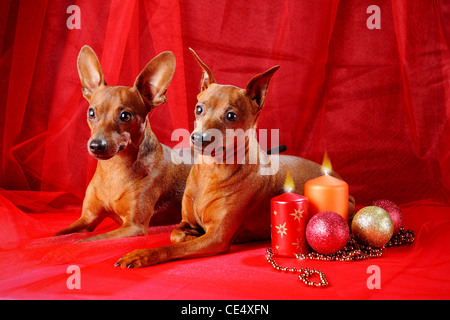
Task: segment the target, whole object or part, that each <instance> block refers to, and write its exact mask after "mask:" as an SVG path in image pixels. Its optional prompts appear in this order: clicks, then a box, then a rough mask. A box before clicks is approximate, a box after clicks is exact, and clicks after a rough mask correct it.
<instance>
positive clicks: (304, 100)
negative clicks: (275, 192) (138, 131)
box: [0, 0, 450, 299]
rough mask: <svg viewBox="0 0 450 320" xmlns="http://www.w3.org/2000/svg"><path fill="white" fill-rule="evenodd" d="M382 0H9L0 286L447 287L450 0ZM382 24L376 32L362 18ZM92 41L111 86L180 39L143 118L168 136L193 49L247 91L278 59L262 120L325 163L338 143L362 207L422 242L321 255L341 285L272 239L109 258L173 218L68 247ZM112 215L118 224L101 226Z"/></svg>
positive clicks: (194, 87)
mask: <svg viewBox="0 0 450 320" xmlns="http://www.w3.org/2000/svg"><path fill="white" fill-rule="evenodd" d="M373 4H375V3H374V1H366V0H360V1H349V0H341V1H337V0H336V1H332V0H330V1H306V0H305V1H303V0H302V1H289V0H284V1H283V0H277V1H264V0H255V1H225V0H214V1H207V0H196V1H175V0H165V1H156V0H153V1H144V0H129V1H120V0H111V1H87V0H74V1H61V0H40V1H34V0H24V1H20V2H19V1H15V0H3V1H1V2H0V88H1V89H0V260H1V261H2V262H3V263H2V264H1V266H0V298H155V299H158V298H159V299H166V298H168V299H170V298H204V299H205V298H206V299H208V298H219V299H221V298H226V299H228V298H231V299H233V298H265V299H278V298H280V299H297V298H304V297H308V298H338V299H339V298H363V299H364V298H417V297H419V298H449V297H450V292H449V291H450V290H449V289H448V288H449V287H450V276H449V271H450V254H449V251H448V249H447V247H446V243H448V242H449V241H450V235H449V232H448V228H449V227H450V51H449V45H450V24H449V19H450V5H449V4H448V3H447V2H446V1H443V0H441V1H439V0H434V1H431V0H417V1H408V2H407V1H395V0H392V1H379V3H378V4H377V5H378V8H379V11H377V10H375V11H371V10H367V9H368V7H369V6H371V5H373ZM70 5H76V6H78V8H79V9H80V10H79V13H80V15H79V21H78V22H79V25H80V27H81V28H80V29H69V27H68V25H69V26H70V23H68V19H69V22H70V21H71V20H70V19H71V17H72V18H73V17H75V16H72V15H73V14H74V13H73V11H71V10H69V12H67V11H68V10H67V8H68V7H69V6H70ZM75 14H76V13H75ZM378 14H379V15H378ZM75 18H77V17H75ZM373 19H378V20H376V22H379V27H380V28H379V29H377V28H369V27H368V25H369V26H371V25H370V24H371V23H373V22H374V21H373ZM368 20H369V21H368ZM85 44H87V45H89V46H91V47H92V48H93V49H94V50H95V52H96V53H97V55H98V57H99V59H100V62H101V65H102V68H103V72H104V74H105V79H106V81H107V83H108V84H109V85H128V86H131V85H132V84H133V83H134V79H135V78H136V76H137V75H138V74H139V72H140V70H141V69H142V68H143V67H144V66H145V65H146V63H147V62H148V61H150V60H151V59H152V58H153V57H154V56H155V55H156V54H158V53H159V52H161V51H165V50H170V51H173V52H174V54H175V56H176V59H177V67H176V72H175V76H174V78H173V81H172V83H171V85H170V87H169V90H168V94H167V95H168V100H167V103H166V104H164V105H162V106H160V107H158V108H156V109H155V110H153V111H152V112H151V114H150V115H149V119H150V122H151V125H152V129H153V131H154V132H155V134H156V135H157V137H158V139H159V140H160V141H161V142H162V143H164V144H167V145H170V146H174V145H176V144H177V143H178V141H171V133H172V131H173V130H175V129H177V128H185V129H188V130H192V128H193V121H194V106H195V103H196V95H197V93H198V91H199V81H200V75H201V72H200V68H199V66H198V65H197V64H196V62H195V61H194V59H193V57H192V55H191V54H190V52H189V50H188V48H189V47H192V48H193V49H194V50H195V51H196V52H197V53H198V54H199V56H200V57H201V59H202V60H203V61H204V62H205V63H206V64H207V65H208V66H209V67H210V68H211V70H212V71H213V73H214V76H215V78H216V80H217V82H218V83H221V84H233V85H236V86H240V87H244V86H245V84H246V83H247V81H248V80H249V79H250V78H251V77H252V76H253V75H255V74H257V73H260V72H263V71H265V70H267V69H268V68H269V67H272V66H274V65H280V66H281V68H280V69H279V71H277V72H276V74H275V75H274V77H273V79H272V81H271V84H270V87H269V91H268V96H267V99H266V103H265V106H264V109H263V111H262V113H261V116H260V119H259V123H258V124H259V128H261V129H269V131H270V129H278V130H279V137H280V144H284V145H286V146H287V151H286V153H287V154H292V155H297V156H301V157H304V158H308V159H311V160H314V161H316V162H321V160H322V157H323V154H324V151H325V150H327V151H328V154H329V156H330V158H331V161H332V164H333V169H335V170H336V171H337V172H339V173H340V175H341V176H342V177H343V178H344V179H345V180H346V181H347V182H348V184H349V188H350V193H351V194H352V195H353V196H354V197H355V198H356V201H357V204H358V205H359V207H361V206H365V205H370V204H371V203H372V201H374V200H377V199H390V200H392V201H394V202H396V203H397V204H399V205H400V207H401V208H402V210H403V214H404V225H405V227H406V228H408V229H413V230H415V231H416V241H415V243H414V244H413V245H411V246H403V247H400V248H391V249H387V250H386V252H385V255H384V256H383V257H382V258H379V259H377V260H371V261H369V260H368V261H364V262H354V263H338V262H327V263H325V262H321V263H319V262H314V263H313V262H310V263H309V264H310V265H312V266H317V265H319V267H320V268H321V269H322V270H323V271H324V272H325V273H327V275H328V280H329V282H330V287H329V288H327V289H324V290H312V289H310V288H307V287H304V286H303V284H302V283H300V282H299V281H297V280H296V279H295V277H292V275H287V274H280V273H277V272H275V271H273V270H272V269H271V267H270V266H269V265H268V264H267V263H266V262H265V258H264V252H265V247H266V246H267V245H268V244H269V242H256V243H251V244H245V245H239V246H233V247H232V250H231V253H230V254H227V255H222V256H218V257H211V258H204V259H197V260H188V261H178V262H171V263H168V264H164V265H160V266H155V267H151V268H146V269H142V270H132V271H123V270H117V269H115V268H113V264H114V262H115V261H116V260H117V259H118V258H119V257H120V256H121V255H123V254H125V253H127V252H129V251H131V250H133V249H135V248H145V247H151V246H158V245H161V244H167V243H169V234H170V230H171V227H170V226H167V227H154V228H150V230H149V235H148V236H146V237H139V238H133V239H119V240H108V241H99V242H94V243H85V244H76V243H74V242H75V240H77V239H80V238H81V237H82V235H68V236H63V237H56V238H52V237H50V235H51V234H52V233H54V232H56V231H58V230H60V229H62V228H64V227H65V226H67V225H68V224H69V223H71V222H73V221H74V220H75V219H77V218H78V217H79V215H80V214H81V203H82V199H83V197H84V192H85V189H86V186H87V184H88V183H89V181H90V178H91V177H92V175H93V172H94V170H95V166H96V160H95V159H93V158H92V157H90V156H89V155H88V153H87V150H86V142H87V140H88V139H89V129H88V126H87V125H86V110H87V106H88V103H87V101H86V100H84V98H83V97H82V95H81V87H80V82H79V78H78V73H77V69H76V58H77V55H78V52H79V50H80V48H81V47H82V46H83V45H85ZM269 141H270V140H269ZM115 227H116V225H115V224H114V223H113V222H108V221H106V222H105V223H103V224H102V225H101V226H99V228H98V230H96V231H97V232H105V231H107V230H111V229H112V228H115ZM5 262H6V263H5ZM285 262H286V263H287V264H291V265H294V264H297V265H299V266H300V265H301V264H308V262H301V263H299V262H298V261H295V260H293V259H291V260H285ZM370 264H377V265H378V266H379V267H380V270H381V273H382V274H381V281H382V285H381V289H380V290H377V289H374V290H370V289H368V288H367V286H366V280H367V278H368V276H369V274H367V273H366V269H367V267H368V266H369V265H370ZM70 265H78V266H79V267H80V268H81V279H82V280H81V281H82V285H81V289H69V288H68V287H67V286H66V279H67V278H68V276H70V274H67V273H66V268H67V267H68V266H70ZM224 273H225V274H227V275H228V276H229V279H227V278H224V277H223V274H224ZM243 279H245V286H243V285H242V282H243ZM92 283H96V285H95V286H94V285H92ZM199 288H200V289H199ZM267 288H271V289H270V290H268V289H267Z"/></svg>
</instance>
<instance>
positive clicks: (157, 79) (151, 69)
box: [134, 51, 176, 110]
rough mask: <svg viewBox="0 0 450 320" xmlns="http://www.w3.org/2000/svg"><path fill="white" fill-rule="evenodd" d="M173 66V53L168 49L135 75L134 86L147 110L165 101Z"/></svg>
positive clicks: (174, 64)
mask: <svg viewBox="0 0 450 320" xmlns="http://www.w3.org/2000/svg"><path fill="white" fill-rule="evenodd" d="M175 66H176V60H175V56H174V54H173V53H172V52H170V51H165V52H161V53H160V54H158V55H157V56H156V57H154V58H153V59H152V61H150V62H149V63H148V64H147V65H146V66H145V68H144V69H143V70H142V71H141V73H140V74H139V75H138V76H137V78H136V81H135V82H134V86H135V87H136V88H137V90H138V91H139V93H140V94H141V96H142V99H143V100H144V103H145V105H146V106H147V108H148V109H149V110H150V109H152V108H154V107H157V106H159V105H161V104H163V103H164V102H166V91H167V87H168V86H169V84H170V81H172V77H173V74H174V72H175Z"/></svg>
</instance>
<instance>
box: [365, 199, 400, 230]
mask: <svg viewBox="0 0 450 320" xmlns="http://www.w3.org/2000/svg"><path fill="white" fill-rule="evenodd" d="M372 205H373V206H376V207H379V208H381V209H384V210H386V211H387V213H389V215H390V216H391V218H392V222H393V223H394V234H397V233H398V232H399V231H400V228H401V227H402V226H403V214H402V212H401V210H400V208H399V207H398V206H397V205H396V204H395V203H394V202H392V201H389V200H377V201H374V202H373V204H372Z"/></svg>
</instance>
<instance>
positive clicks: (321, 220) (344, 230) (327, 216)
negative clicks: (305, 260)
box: [306, 211, 350, 254]
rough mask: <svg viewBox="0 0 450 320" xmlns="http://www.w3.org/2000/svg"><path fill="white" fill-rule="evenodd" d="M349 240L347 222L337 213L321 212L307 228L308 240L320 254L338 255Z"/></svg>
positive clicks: (312, 219) (310, 221)
mask: <svg viewBox="0 0 450 320" xmlns="http://www.w3.org/2000/svg"><path fill="white" fill-rule="evenodd" d="M349 238H350V230H349V228H348V225H347V221H345V220H344V218H342V217H341V216H340V215H339V214H337V213H336V212H331V211H323V212H320V213H318V214H316V215H314V216H313V217H312V218H311V219H310V220H309V222H308V225H307V226H306V240H307V241H308V244H309V245H310V246H311V248H313V249H314V250H315V251H317V252H318V253H322V254H331V253H336V252H338V251H339V250H342V249H343V248H344V247H345V245H346V244H347V242H348V239H349Z"/></svg>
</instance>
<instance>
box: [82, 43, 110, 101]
mask: <svg viewBox="0 0 450 320" xmlns="http://www.w3.org/2000/svg"><path fill="white" fill-rule="evenodd" d="M77 67H78V75H79V76H80V80H81V90H82V91H83V96H84V97H85V98H86V99H87V100H88V101H89V100H90V99H91V97H92V94H93V93H94V91H95V90H96V89H97V88H98V87H100V86H101V85H106V82H105V78H104V77H103V71H102V67H101V66H100V62H99V61H98V58H97V55H96V54H95V52H94V50H92V48H91V47H89V46H83V48H81V50H80V53H79V54H78V60H77Z"/></svg>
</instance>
